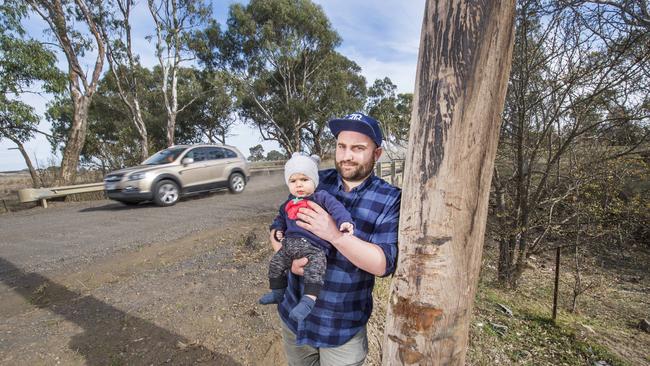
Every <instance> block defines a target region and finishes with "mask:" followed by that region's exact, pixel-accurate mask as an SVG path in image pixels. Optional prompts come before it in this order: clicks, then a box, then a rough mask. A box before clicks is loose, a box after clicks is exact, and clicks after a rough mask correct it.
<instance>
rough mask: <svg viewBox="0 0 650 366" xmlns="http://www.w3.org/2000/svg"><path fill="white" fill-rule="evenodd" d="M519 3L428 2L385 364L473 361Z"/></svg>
mask: <svg viewBox="0 0 650 366" xmlns="http://www.w3.org/2000/svg"><path fill="white" fill-rule="evenodd" d="M514 14H515V2H514V0H508V1H490V2H484V3H480V4H477V3H475V2H469V1H468V2H466V1H459V0H455V1H451V2H444V1H441V2H436V1H427V3H426V9H425V14H424V22H423V27H422V36H421V40H420V55H419V62H418V71H417V79H416V90H415V96H414V104H413V112H412V116H411V131H410V139H409V141H410V144H409V149H408V154H407V156H408V159H407V164H406V169H405V172H404V186H403V193H402V206H401V214H400V233H399V261H398V267H397V271H396V272H395V277H394V279H393V282H392V285H391V290H392V291H391V297H390V303H389V306H388V315H387V324H386V332H385V339H384V347H383V350H384V353H383V364H384V365H401V364H407V365H409V364H420V365H464V364H465V354H466V351H467V343H468V333H469V322H470V316H471V313H472V305H473V300H474V295H475V293H476V288H477V284H478V275H479V270H480V263H481V255H482V249H483V236H484V234H485V224H486V216H487V208H488V197H489V191H490V182H491V179H492V173H493V166H494V157H495V153H496V148H497V142H498V138H499V126H500V123H501V112H502V110H503V104H504V101H505V95H506V88H507V81H508V74H509V72H510V64H511V56H512V47H513V41H514Z"/></svg>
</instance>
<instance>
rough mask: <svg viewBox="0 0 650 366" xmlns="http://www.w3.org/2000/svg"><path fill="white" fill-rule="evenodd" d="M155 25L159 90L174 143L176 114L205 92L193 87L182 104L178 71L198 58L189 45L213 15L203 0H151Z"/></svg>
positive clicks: (171, 140) (171, 141)
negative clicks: (159, 75)
mask: <svg viewBox="0 0 650 366" xmlns="http://www.w3.org/2000/svg"><path fill="white" fill-rule="evenodd" d="M147 5H148V7H149V12H150V13H151V16H152V19H153V21H154V25H155V31H156V38H155V39H156V57H157V59H158V64H159V67H160V69H161V70H162V77H161V82H160V90H161V91H162V94H163V101H164V105H165V110H166V112H167V125H166V138H167V145H168V146H171V145H173V144H174V132H175V130H176V117H177V116H178V114H179V113H180V112H182V111H183V110H184V109H185V108H187V107H188V106H189V105H191V104H192V103H193V102H194V101H196V100H197V99H198V98H199V97H200V95H201V93H202V91H200V90H191V91H188V93H189V94H188V95H191V96H192V97H190V98H187V99H186V100H185V102H184V103H179V100H180V98H181V97H180V96H179V89H178V83H179V72H180V69H181V68H182V65H183V64H185V65H187V64H188V63H190V62H191V61H193V60H194V59H195V55H194V51H193V49H192V48H191V47H190V42H191V39H192V34H193V33H194V32H198V31H200V30H202V28H203V27H204V26H205V25H206V24H207V22H208V19H209V17H210V14H211V9H210V7H209V6H208V5H207V4H206V3H205V2H204V1H203V0H148V1H147Z"/></svg>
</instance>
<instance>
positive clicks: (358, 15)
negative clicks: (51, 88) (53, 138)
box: [0, 0, 424, 172]
mask: <svg viewBox="0 0 650 366" xmlns="http://www.w3.org/2000/svg"><path fill="white" fill-rule="evenodd" d="M241 2H243V1H234V0H221V1H220V0H214V1H212V2H211V3H212V9H213V16H214V17H215V18H216V19H217V21H218V22H219V23H220V24H221V25H222V28H224V24H225V22H226V19H227V16H228V7H229V5H230V4H232V3H241ZM314 2H315V3H317V4H319V5H320V6H321V7H322V8H323V10H324V11H325V14H326V15H327V17H328V18H329V20H330V22H331V23H332V27H333V28H334V29H335V30H336V32H338V34H339V35H340V36H341V38H342V42H341V45H340V46H339V47H338V49H337V51H338V52H340V53H341V54H343V55H345V56H346V57H347V58H349V59H350V60H352V61H354V62H356V63H357V64H358V65H359V66H360V67H361V68H362V72H361V73H362V75H363V76H364V77H365V78H366V82H367V83H368V85H369V86H370V85H372V83H373V82H374V80H375V79H381V78H384V77H386V76H387V77H389V78H390V79H391V80H392V81H393V83H394V84H395V85H397V91H398V92H399V93H412V92H413V91H414V84H415V71H416V66H417V56H418V46H419V42H420V30H421V27H422V15H423V12H424V0H409V1H403V0H374V1H368V0H314ZM131 24H133V25H134V29H133V39H134V50H136V52H138V53H139V55H140V59H141V62H142V64H143V65H144V66H146V67H153V66H154V65H155V64H157V59H156V58H155V55H154V43H152V42H149V41H147V39H146V36H148V35H153V33H154V28H153V22H152V20H151V15H150V14H149V11H148V9H147V5H146V1H145V0H139V1H137V2H136V6H135V8H133V12H132V18H131ZM24 25H25V28H26V29H27V31H28V34H29V36H31V37H34V38H38V39H46V40H48V41H51V39H49V38H48V37H49V36H48V34H49V33H50V32H49V30H48V29H47V25H46V24H45V22H44V21H42V20H41V19H38V18H37V17H35V16H34V17H31V18H30V19H28V20H26V21H25V22H24ZM92 56H93V55H92V54H89V55H87V57H86V58H85V59H84V60H83V61H84V67H85V68H86V69H87V70H89V72H90V70H92V68H93V66H94V58H93V57H92ZM58 66H59V67H60V68H61V69H62V70H67V63H66V61H65V58H64V56H63V55H62V54H61V55H60V56H59V62H58ZM107 67H108V66H107V65H105V69H106V68H107ZM22 99H23V100H24V101H25V102H26V103H28V104H30V105H31V106H32V107H34V109H35V110H36V112H37V113H38V114H39V115H40V116H41V123H40V125H39V129H40V130H41V131H44V132H49V130H50V124H49V123H48V122H47V121H46V119H45V117H44V112H45V110H46V108H47V103H48V102H49V101H50V100H51V96H49V95H38V94H28V95H26V96H23V97H22ZM232 135H233V136H231V137H229V138H227V139H226V143H227V144H229V145H234V146H236V147H237V148H238V149H239V150H240V151H241V152H242V153H243V154H244V155H246V156H248V155H249V150H248V149H249V148H250V147H252V146H255V145H257V144H260V143H261V144H262V146H263V147H264V151H265V152H268V151H270V150H273V149H276V150H279V145H278V144H277V143H275V142H269V141H266V142H263V141H262V137H261V136H260V134H259V131H258V130H257V129H254V128H252V127H250V126H246V125H244V124H242V123H239V124H237V126H236V127H235V128H234V129H233V131H232ZM25 148H26V150H27V152H28V154H29V155H30V157H31V158H32V162H33V163H34V164H35V165H37V166H40V167H45V166H48V165H51V163H52V162H54V163H56V164H59V162H60V155H57V154H54V153H53V152H52V150H51V148H50V144H49V143H48V141H47V140H46V139H45V137H43V136H42V135H37V137H36V138H34V139H33V140H31V141H29V142H27V143H26V144H25ZM26 167H27V165H26V164H25V161H24V159H23V157H22V156H21V154H20V152H19V151H18V150H16V149H15V145H14V144H13V143H11V142H10V141H6V140H2V141H0V172H1V171H11V170H21V169H25V168H26Z"/></svg>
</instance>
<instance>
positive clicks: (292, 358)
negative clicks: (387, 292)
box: [270, 113, 401, 366]
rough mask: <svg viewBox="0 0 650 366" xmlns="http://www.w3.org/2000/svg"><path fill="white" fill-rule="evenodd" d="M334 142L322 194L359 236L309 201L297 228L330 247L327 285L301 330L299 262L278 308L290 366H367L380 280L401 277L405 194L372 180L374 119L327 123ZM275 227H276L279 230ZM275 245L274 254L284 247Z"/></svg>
mask: <svg viewBox="0 0 650 366" xmlns="http://www.w3.org/2000/svg"><path fill="white" fill-rule="evenodd" d="M329 127H330V130H331V131H332V133H333V134H334V136H335V137H336V159H335V162H336V170H334V169H330V170H325V171H320V172H319V180H320V184H319V186H318V188H319V189H322V190H326V191H327V192H329V193H330V194H331V195H333V196H334V197H335V198H336V199H338V200H339V201H340V202H341V203H343V205H344V206H345V208H346V209H347V210H348V211H349V212H350V213H351V214H352V219H353V220H354V236H349V235H343V233H341V232H340V231H339V229H338V227H337V226H336V223H335V222H334V220H333V219H332V217H331V216H330V215H329V214H328V213H327V212H326V211H325V210H324V209H323V208H322V207H320V206H318V205H317V204H314V203H313V202H310V203H309V204H310V208H301V209H300V211H299V213H298V216H297V217H298V220H299V221H298V223H297V224H298V226H300V227H302V228H304V229H305V230H308V231H310V232H312V233H313V234H314V235H316V236H318V237H320V238H321V239H323V240H326V241H328V242H330V243H331V244H332V246H333V247H334V248H335V250H332V253H331V254H330V255H329V257H328V258H327V272H326V274H325V284H324V286H323V287H322V289H321V292H320V295H319V297H318V300H317V302H316V305H315V307H314V309H313V310H312V312H311V314H310V315H309V316H308V317H307V318H305V319H304V321H302V322H300V323H297V322H295V321H293V320H292V319H291V318H290V317H289V313H290V311H291V309H293V307H294V306H296V304H297V303H298V302H299V301H300V298H301V295H302V289H303V286H304V285H303V279H302V277H301V276H302V273H303V267H304V265H305V264H306V263H307V259H306V258H302V259H298V260H295V261H294V262H293V266H292V267H291V271H292V272H293V273H294V275H290V276H289V284H288V287H287V291H286V292H285V296H284V300H283V301H282V302H281V303H280V304H279V305H278V312H279V313H280V318H281V319H282V328H283V329H282V338H283V341H284V348H285V352H286V355H287V361H288V363H289V365H292V366H293V365H323V366H330V365H343V364H345V365H362V364H363V362H364V360H365V358H366V355H367V353H368V340H367V335H366V323H367V322H368V318H370V314H371V312H372V289H373V286H374V283H375V276H387V275H389V274H391V273H393V271H394V270H395V264H396V259H397V226H398V223H399V208H400V198H401V191H400V190H399V189H398V188H396V187H394V186H392V185H390V184H388V183H387V182H385V181H383V180H382V179H380V178H378V177H376V176H374V175H373V171H374V165H375V162H376V161H377V160H378V159H379V157H380V156H381V154H382V149H381V143H382V134H381V129H380V128H379V124H378V122H377V121H376V120H374V119H372V118H370V117H368V116H366V115H363V114H361V113H353V114H350V115H347V116H345V117H343V118H341V119H334V120H331V121H329ZM274 225H275V223H274V224H273V225H271V227H273V226H274ZM274 231H275V230H271V235H270V240H271V245H272V246H273V248H274V250H276V251H277V250H279V249H280V248H281V246H282V244H281V243H280V242H278V241H276V240H275V236H274V234H275V232H274Z"/></svg>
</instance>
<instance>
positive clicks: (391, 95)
mask: <svg viewBox="0 0 650 366" xmlns="http://www.w3.org/2000/svg"><path fill="white" fill-rule="evenodd" d="M396 90H397V85H395V84H393V82H392V81H391V80H390V79H389V78H388V77H385V78H384V79H377V80H375V82H374V84H373V85H372V86H371V87H370V88H369V89H368V103H367V105H366V109H367V110H368V114H369V115H370V116H372V117H374V118H375V119H377V120H379V121H380V122H381V128H382V133H383V134H384V138H385V140H386V142H387V143H389V144H395V145H398V146H401V147H405V146H406V144H407V142H408V136H409V126H410V122H411V108H412V107H411V104H412V102H413V94H412V93H400V94H397V93H396Z"/></svg>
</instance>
